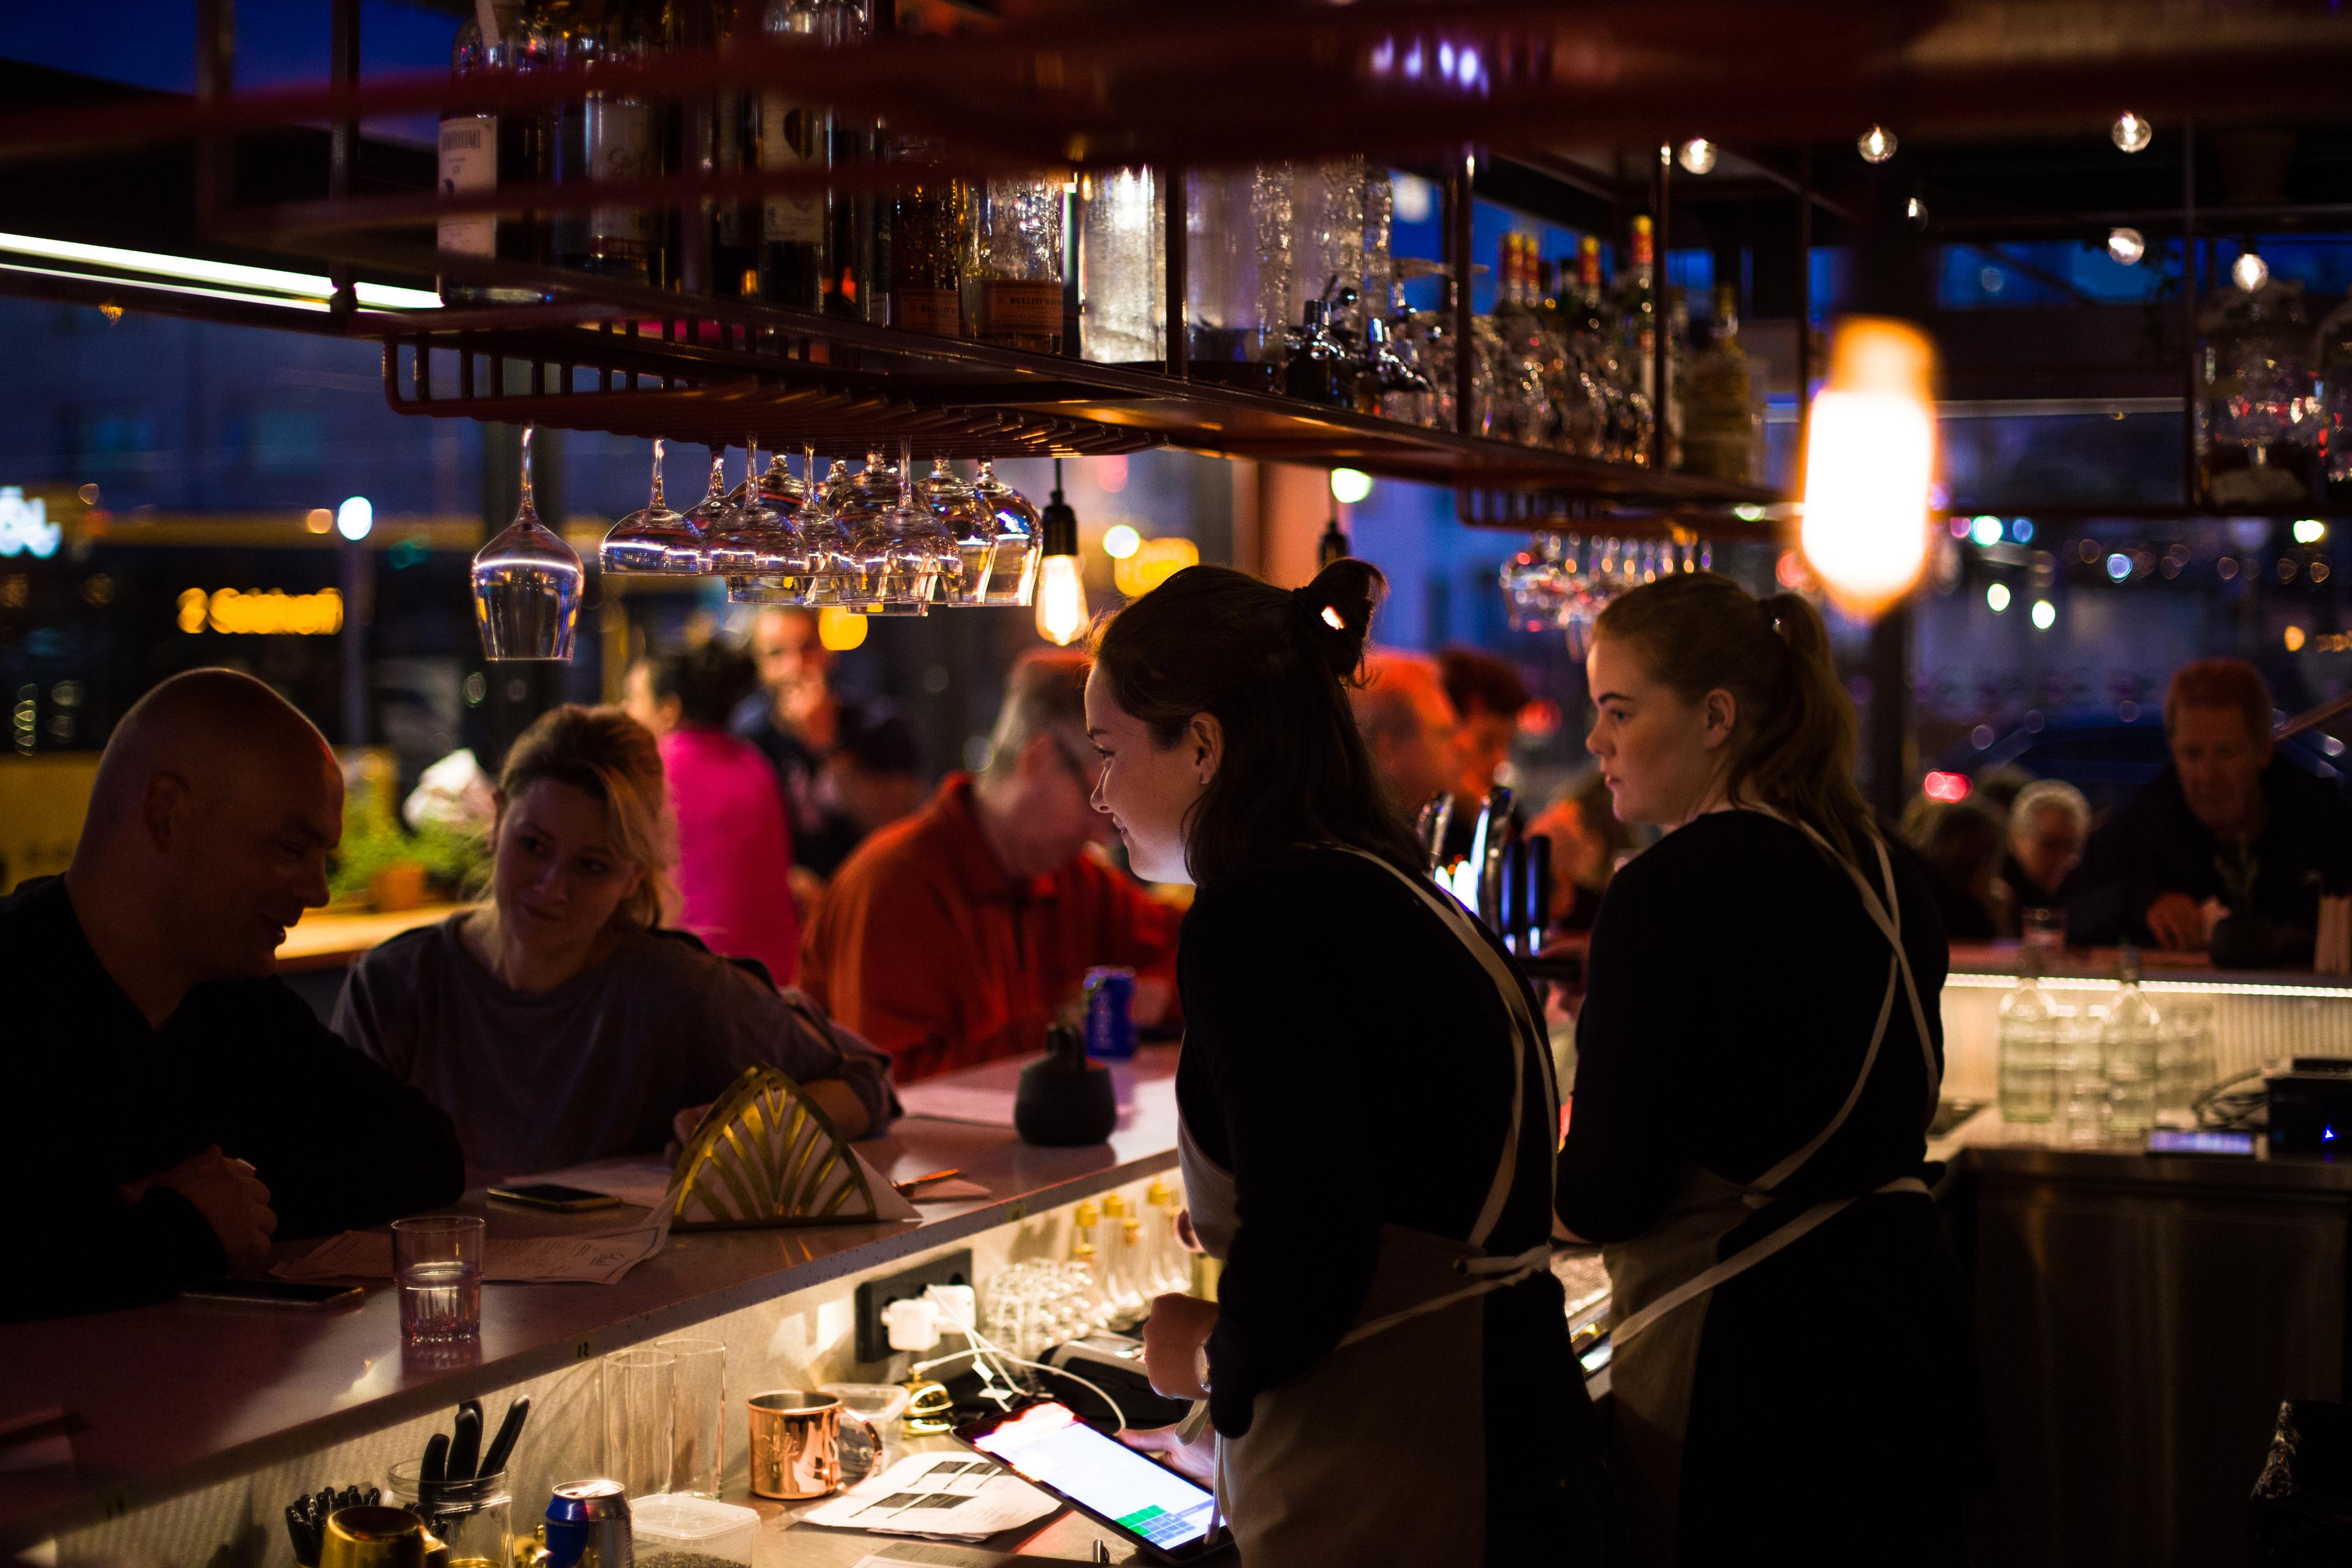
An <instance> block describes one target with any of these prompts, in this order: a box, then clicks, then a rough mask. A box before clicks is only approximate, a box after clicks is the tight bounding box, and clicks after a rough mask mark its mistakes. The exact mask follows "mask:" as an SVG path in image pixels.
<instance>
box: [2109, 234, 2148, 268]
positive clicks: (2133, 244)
mask: <svg viewBox="0 0 2352 1568" xmlns="http://www.w3.org/2000/svg"><path fill="white" fill-rule="evenodd" d="M2107 255H2108V256H2109V257H2110V258H2113V259H2114V261H2115V263H2116V266H2118V267H2137V266H2138V265H2139V258H2141V257H2143V256H2146V255H2147V238H2146V237H2144V236H2142V235H2141V233H2140V232H2139V230H2137V229H2136V228H2111V229H2109V230H2107Z"/></svg>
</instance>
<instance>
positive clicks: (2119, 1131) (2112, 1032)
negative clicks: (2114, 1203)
mask: <svg viewBox="0 0 2352 1568" xmlns="http://www.w3.org/2000/svg"><path fill="white" fill-rule="evenodd" d="M2139 983H2140V965H2139V952H2138V951H2137V949H2134V948H2129V947H2126V948H2125V949H2124V951H2123V957H2122V958H2121V960H2120V961H2119V962H2118V963H2116V994H2115V996H2114V997H2113V998H2112V999H2111V1000H2110V1001H2109V1002H2108V1003H2107V1016H2106V1017H2105V1020H2104V1021H2103V1022H2102V1023H2101V1025H2100V1027H2099V1076H2100V1077H2101V1078H2102V1079H2105V1083H2106V1118H2105V1120H2106V1135H2107V1137H2108V1138H2109V1139H2112V1140H2116V1141H2135V1142H2136V1141H2137V1140H2139V1139H2142V1138H2145V1137H2147V1133H2148V1131H2149V1130H2150V1129H2152V1128H2154V1127H2155V1125H2156V1100H2157V1053H2158V1047H2159V1045H2160V1043H2161V1040H2162V1037H2163V1019H2162V1018H2161V1016H2158V1013H2157V1010H2156V1006H2155V1005H2154V1004H2153V1003H2151V1002H2149V1001H2148V999H2147V995H2146V994H2143V993H2142V992H2141V990H2140V988H2139Z"/></svg>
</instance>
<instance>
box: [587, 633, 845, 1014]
mask: <svg viewBox="0 0 2352 1568" xmlns="http://www.w3.org/2000/svg"><path fill="white" fill-rule="evenodd" d="M753 684H754V680H753V677H752V674H751V659H750V658H747V657H745V656H744V655H743V654H742V653H740V651H738V650H737V649H734V648H731V647H728V646H727V645H726V644H724V643H718V642H707V643H704V644H703V645H702V646H701V647H697V648H693V649H689V650H688V651H687V652H685V653H674V654H670V655H667V657H665V658H657V659H645V658H641V659H639V660H637V662H636V663H635V664H633V665H631V666H630V667H629V673H628V677H627V679H626V680H625V687H624V689H625V696H624V697H623V699H622V702H621V707H622V710H623V711H625V712H626V713H627V714H628V715H629V717H630V718H632V719H635V721H637V722H638V723H640V724H643V725H644V726H645V727H646V729H648V730H651V731H653V732H654V734H655V736H656V738H657V739H658V741H659V742H660V745H661V760H662V772H663V773H664V774H665V775H666V777H667V781H668V793H669V800H670V804H671V807H672V810H673V813H674V815H675V816H676V819H677V895H678V908H677V924H678V925H679V926H680V927H682V928H683V929H685V930H687V931H692V932H693V933H694V934H695V935H697V936H698V937H700V938H701V939H702V940H703V941H704V942H707V943H709V947H710V950H711V951H712V952H719V953H724V954H726V955H727V956H728V957H730V958H754V959H757V960H759V961H760V962H761V963H763V964H765V965H766V966H767V970H768V978H770V979H771V980H773V981H774V982H775V983H776V984H779V985H789V984H792V981H793V973H794V972H796V971H797V970H798V969H799V967H800V960H801V921H800V914H799V911H798V910H796V909H795V908H794V906H793V899H792V896H791V892H790V889H791V885H792V867H793V835H792V829H791V828H790V827H788V826H786V825H785V822H784V800H783V795H782V793H780V791H779V790H778V788H777V784H776V774H775V771H774V770H773V769H772V768H771V767H769V765H768V760H767V759H766V758H765V757H763V756H761V754H760V753H759V752H757V751H755V750H753V749H752V746H751V742H748V741H739V740H737V739H736V738H735V737H734V736H732V735H730V734H729V733H728V732H727V716H728V714H729V713H730V712H731V711H732V710H733V709H734V707H735V704H736V703H737V702H738V701H739V700H741V699H742V697H743V695H744V694H745V693H746V692H748V691H749V690H750V689H751V687H752V685H753Z"/></svg>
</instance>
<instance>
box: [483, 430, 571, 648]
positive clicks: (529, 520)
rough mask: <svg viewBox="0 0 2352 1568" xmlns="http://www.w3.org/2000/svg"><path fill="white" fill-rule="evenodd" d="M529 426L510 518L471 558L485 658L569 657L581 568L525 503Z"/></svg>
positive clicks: (524, 432) (527, 496) (566, 546)
mask: <svg viewBox="0 0 2352 1568" xmlns="http://www.w3.org/2000/svg"><path fill="white" fill-rule="evenodd" d="M531 429H532V427H531V426H529V425H526V426H523V427H522V501H521V504H520V506H518V507H517V508H516V509H515V520H514V521H513V522H511V523H509V525H508V526H507V529H506V531H504V532H503V533H500V534H499V536H498V537H497V538H496V539H493V540H491V541H490V542H488V544H485V545H483V546H482V548H481V550H480V551H479V552H478V553H477V554H476V555H475V556H474V574H473V575H474V620H475V624H476V625H477V626H479V627H480V629H481V634H482V657H483V658H494V659H550V658H552V659H567V660H568V659H570V658H571V657H572V633H573V631H574V630H575V629H577V627H578V626H579V622H580V589H581V584H582V581H583V579H584V578H585V577H586V576H587V573H586V571H585V569H584V568H583V567H582V566H581V564H580V557H579V555H578V554H577V553H576V552H574V551H573V550H572V546H570V545H569V544H566V543H564V542H563V536H562V535H561V534H559V533H557V532H556V531H554V530H553V529H551V528H549V527H548V526H547V525H546V524H545V523H543V522H541V521H539V511H538V509H537V508H535V507H534V506H533V505H532V504H531V498H530V437H531Z"/></svg>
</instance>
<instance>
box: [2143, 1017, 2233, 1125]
mask: <svg viewBox="0 0 2352 1568" xmlns="http://www.w3.org/2000/svg"><path fill="white" fill-rule="evenodd" d="M2219 1071H2220V1069H2219V1068H2216V1067H2215V1065H2214V1047H2213V1004H2212V1003H2210V1002H2200V1001H2194V1000H2191V999H2189V998H2188V997H2183V996H2167V997H2166V998H2165V999H2164V1019H2163V1022H2162V1023H2161V1024H2160V1025H2159V1026H2158V1031H2157V1044H2156V1109H2157V1110H2158V1111H2159V1112H2163V1111H2179V1112H2189V1111H2193V1110H2195V1109H2196V1105H2197V1097H2198V1096H2199V1095H2200V1094H2202V1093H2204V1092H2205V1091H2206V1090H2207V1089H2210V1088H2211V1087H2212V1086H2213V1080H2214V1079H2215V1078H2216V1077H2217V1076H2218V1074H2219Z"/></svg>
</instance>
